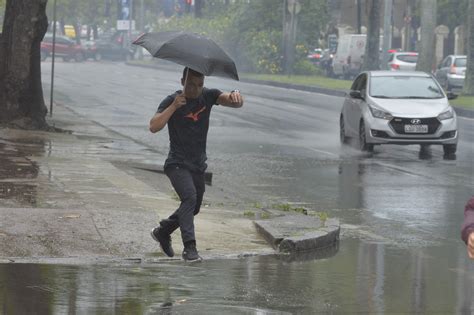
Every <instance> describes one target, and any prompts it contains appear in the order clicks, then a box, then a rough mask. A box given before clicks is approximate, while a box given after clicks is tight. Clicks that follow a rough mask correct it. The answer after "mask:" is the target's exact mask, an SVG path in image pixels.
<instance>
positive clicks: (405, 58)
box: [388, 52, 418, 71]
mask: <svg viewBox="0 0 474 315" xmlns="http://www.w3.org/2000/svg"><path fill="white" fill-rule="evenodd" d="M417 62H418V53H417V52H394V53H392V54H390V57H389V59H388V68H389V69H390V70H392V71H400V70H402V71H415V69H416V63H417Z"/></svg>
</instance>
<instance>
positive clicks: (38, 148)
mask: <svg viewBox="0 0 474 315" xmlns="http://www.w3.org/2000/svg"><path fill="white" fill-rule="evenodd" d="M44 145H45V144H44V141H42V140H40V139H30V140H29V141H25V140H15V141H14V142H13V141H10V140H6V139H1V138H0V165H1V167H0V199H13V200H14V201H16V202H20V203H22V204H29V205H35V204H36V191H37V185H36V184H35V183H30V181H31V180H33V179H35V178H37V177H38V174H39V166H38V165H37V163H36V162H34V161H32V160H30V159H29V158H28V157H30V156H38V155H42V154H44Z"/></svg>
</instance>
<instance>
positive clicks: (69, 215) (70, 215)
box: [59, 214, 81, 219]
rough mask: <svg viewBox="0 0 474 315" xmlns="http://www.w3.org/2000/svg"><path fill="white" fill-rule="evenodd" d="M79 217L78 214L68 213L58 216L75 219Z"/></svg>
mask: <svg viewBox="0 0 474 315" xmlns="http://www.w3.org/2000/svg"><path fill="white" fill-rule="evenodd" d="M80 217H81V215H80V214H68V215H65V216H64V217H59V218H60V219H77V218H80Z"/></svg>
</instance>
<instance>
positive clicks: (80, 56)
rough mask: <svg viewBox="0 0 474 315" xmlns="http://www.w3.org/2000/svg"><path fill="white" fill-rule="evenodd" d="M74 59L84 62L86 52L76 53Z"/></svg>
mask: <svg viewBox="0 0 474 315" xmlns="http://www.w3.org/2000/svg"><path fill="white" fill-rule="evenodd" d="M74 60H76V62H82V61H84V54H83V53H80V52H79V53H76V54H75V55H74Z"/></svg>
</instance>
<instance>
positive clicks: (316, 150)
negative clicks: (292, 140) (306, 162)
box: [308, 148, 338, 156]
mask: <svg viewBox="0 0 474 315" xmlns="http://www.w3.org/2000/svg"><path fill="white" fill-rule="evenodd" d="M308 149H310V150H311V151H315V152H318V153H323V154H327V155H331V156H338V155H337V154H335V153H331V152H328V151H323V150H318V149H314V148H308Z"/></svg>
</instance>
